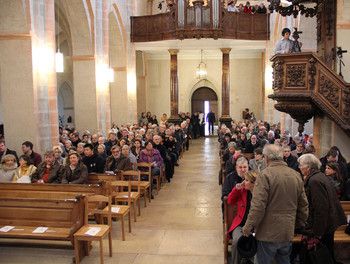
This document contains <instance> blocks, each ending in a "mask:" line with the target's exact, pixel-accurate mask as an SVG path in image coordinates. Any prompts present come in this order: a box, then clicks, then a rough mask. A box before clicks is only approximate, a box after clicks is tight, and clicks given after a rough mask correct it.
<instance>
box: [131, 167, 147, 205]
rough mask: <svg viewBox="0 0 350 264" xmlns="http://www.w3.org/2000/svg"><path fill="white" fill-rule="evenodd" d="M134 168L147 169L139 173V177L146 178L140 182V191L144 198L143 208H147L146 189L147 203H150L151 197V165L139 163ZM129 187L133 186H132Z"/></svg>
mask: <svg viewBox="0 0 350 264" xmlns="http://www.w3.org/2000/svg"><path fill="white" fill-rule="evenodd" d="M135 166H136V169H140V168H147V171H140V173H141V177H142V175H144V176H146V178H148V180H147V181H141V182H140V190H141V192H142V193H143V196H144V198H145V207H147V189H148V200H149V202H151V196H152V192H151V169H152V168H151V164H150V163H146V162H140V163H136V164H135ZM131 186H135V184H132V185H131Z"/></svg>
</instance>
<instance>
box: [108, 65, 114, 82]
mask: <svg viewBox="0 0 350 264" xmlns="http://www.w3.org/2000/svg"><path fill="white" fill-rule="evenodd" d="M108 81H109V82H110V83H112V82H114V70H113V68H109V69H108Z"/></svg>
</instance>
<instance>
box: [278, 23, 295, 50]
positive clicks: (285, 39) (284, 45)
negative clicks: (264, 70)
mask: <svg viewBox="0 0 350 264" xmlns="http://www.w3.org/2000/svg"><path fill="white" fill-rule="evenodd" d="M289 37H290V29H289V28H284V29H283V30H282V38H281V39H280V40H278V41H277V43H276V46H275V50H274V53H275V54H285V53H290V50H291V49H292V47H293V40H291V39H290V38H289Z"/></svg>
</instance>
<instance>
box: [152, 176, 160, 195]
mask: <svg viewBox="0 0 350 264" xmlns="http://www.w3.org/2000/svg"><path fill="white" fill-rule="evenodd" d="M153 180H155V181H156V186H157V189H156V191H157V194H158V192H159V190H160V175H154V176H153Z"/></svg>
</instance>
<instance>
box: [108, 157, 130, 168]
mask: <svg viewBox="0 0 350 264" xmlns="http://www.w3.org/2000/svg"><path fill="white" fill-rule="evenodd" d="M114 161H115V167H114V170H113V171H114V172H117V171H120V170H123V171H127V170H132V163H131V161H130V159H129V158H128V157H125V156H124V155H120V157H119V158H117V159H115V158H114V157H113V155H111V156H109V157H108V158H107V159H106V164H105V167H104V171H111V170H112V169H111V168H112V165H113V162H114Z"/></svg>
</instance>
